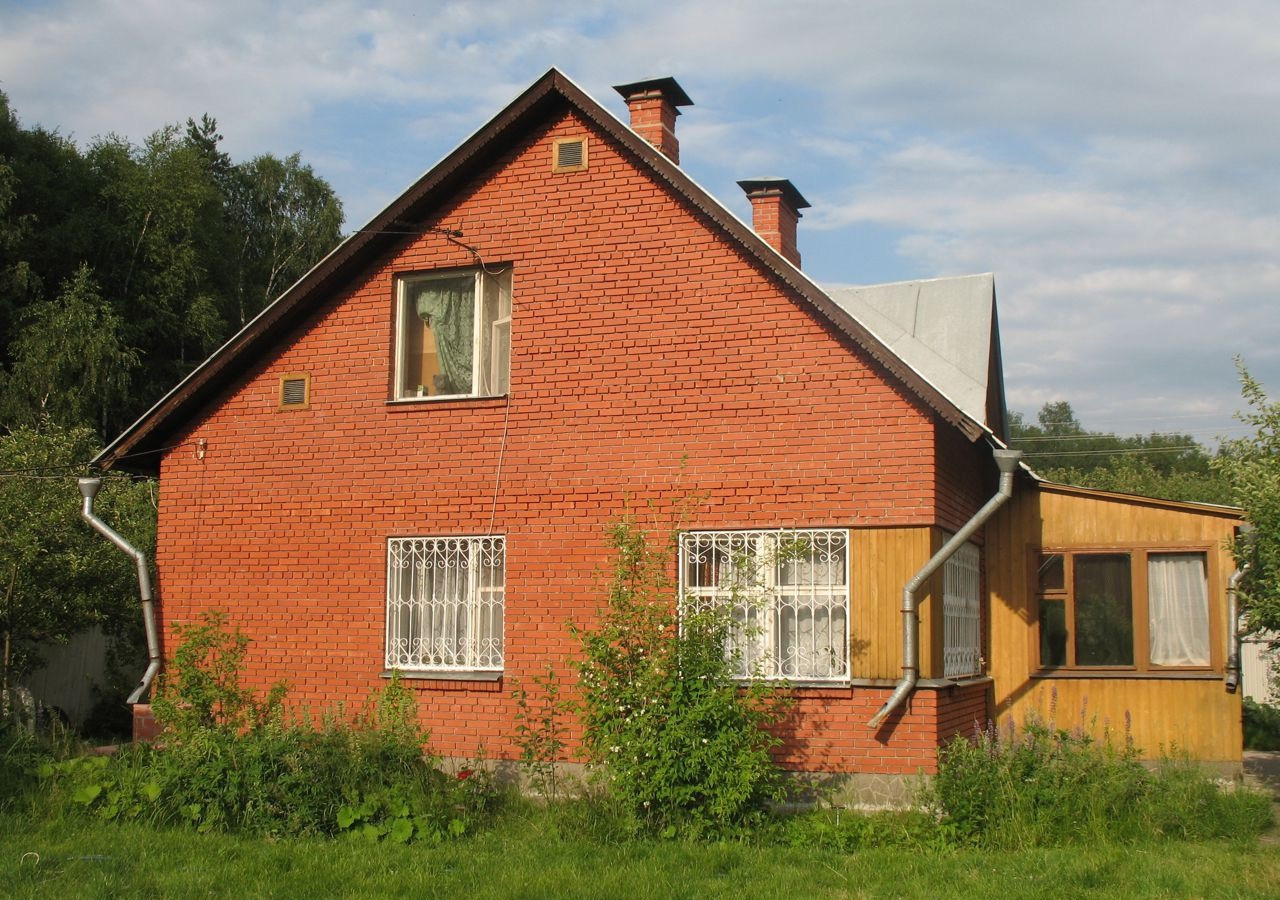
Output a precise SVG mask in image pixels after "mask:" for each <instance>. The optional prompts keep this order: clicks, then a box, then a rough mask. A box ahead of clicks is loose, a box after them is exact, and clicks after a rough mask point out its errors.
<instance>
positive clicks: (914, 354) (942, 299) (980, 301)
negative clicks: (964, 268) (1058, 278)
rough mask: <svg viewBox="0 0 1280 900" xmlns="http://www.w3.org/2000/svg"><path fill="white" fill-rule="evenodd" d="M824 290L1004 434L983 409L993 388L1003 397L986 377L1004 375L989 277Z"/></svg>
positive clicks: (965, 409)
mask: <svg viewBox="0 0 1280 900" xmlns="http://www.w3.org/2000/svg"><path fill="white" fill-rule="evenodd" d="M823 289H824V290H825V291H826V292H827V294H828V295H829V296H830V297H831V299H832V300H834V301H835V302H836V303H837V304H838V305H839V306H840V307H841V309H843V310H844V311H845V312H847V313H848V314H849V315H850V316H852V317H853V318H855V319H856V320H857V321H858V322H859V323H860V324H861V325H862V326H863V327H864V328H866V329H867V330H868V331H870V332H871V333H872V334H873V335H874V336H875V337H877V338H879V339H880V341H881V342H882V343H883V344H885V345H886V346H887V347H888V348H889V349H890V350H892V351H893V352H894V354H895V355H897V357H898V358H899V359H901V360H902V361H903V362H904V363H906V364H907V365H908V366H910V367H911V368H912V369H913V370H915V372H916V373H917V374H918V375H919V376H920V377H921V378H923V379H925V380H926V381H928V382H929V384H931V385H932V386H933V387H934V388H935V389H936V390H937V391H938V392H939V393H941V394H942V395H943V396H944V397H946V398H947V399H948V400H950V401H951V402H952V403H954V404H955V405H956V406H957V407H959V408H960V409H961V411H963V412H964V413H965V415H967V416H969V417H970V418H971V419H973V420H974V421H975V422H981V423H983V424H985V425H987V427H989V428H991V429H992V430H993V431H994V432H996V433H997V434H999V433H1000V432H1001V423H998V422H993V421H991V419H992V416H991V415H988V398H990V397H991V396H992V394H991V391H992V389H993V388H994V389H996V390H997V391H999V394H998V396H1000V397H1003V385H1000V384H995V385H993V384H992V383H991V381H992V380H993V379H997V380H998V379H1000V378H1001V377H1002V375H1001V371H1000V363H999V347H998V346H995V344H996V342H997V341H998V336H997V335H998V330H997V328H996V302H995V301H996V289H995V276H994V275H992V274H991V273H989V272H988V273H986V274H983V275H963V276H959V277H955V278H930V279H924V280H919V281H899V282H894V283H892V284H873V285H866V286H862V287H856V286H849V285H824V286H823ZM996 415H999V413H996Z"/></svg>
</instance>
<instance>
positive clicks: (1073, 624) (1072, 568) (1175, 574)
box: [1036, 550, 1212, 671]
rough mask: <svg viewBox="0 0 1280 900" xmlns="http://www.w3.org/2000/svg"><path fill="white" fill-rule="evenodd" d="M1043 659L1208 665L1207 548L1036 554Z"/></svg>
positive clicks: (1068, 663) (1061, 664) (1067, 663)
mask: <svg viewBox="0 0 1280 900" xmlns="http://www.w3.org/2000/svg"><path fill="white" fill-rule="evenodd" d="M1038 559H1039V562H1038V566H1037V576H1036V577H1037V583H1038V584H1037V588H1038V597H1039V615H1038V625H1039V630H1040V665H1041V666H1042V667H1045V668H1072V667H1078V668H1091V667H1098V668H1104V667H1109V668H1132V669H1137V670H1140V671H1141V670H1146V669H1156V668H1162V667H1187V668H1204V667H1208V666H1209V665H1211V662H1212V661H1211V654H1210V634H1209V592H1208V572H1207V563H1206V554H1205V553H1203V552H1199V551H1197V552H1182V551H1178V552H1172V551H1171V552H1155V551H1146V550H1126V551H1106V552H1093V551H1062V552H1052V553H1042V554H1040V556H1039V557H1038Z"/></svg>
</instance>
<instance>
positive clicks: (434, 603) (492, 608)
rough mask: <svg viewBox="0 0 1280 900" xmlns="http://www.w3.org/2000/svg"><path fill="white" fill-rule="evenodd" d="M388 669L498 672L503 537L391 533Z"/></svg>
mask: <svg viewBox="0 0 1280 900" xmlns="http://www.w3.org/2000/svg"><path fill="white" fill-rule="evenodd" d="M387 551H388V552H387V659H386V665H387V668H388V669H403V670H405V671H431V672H437V671H439V672H450V671H465V672H474V671H501V670H502V608H503V597H504V592H505V579H506V575H505V571H506V559H505V556H506V539H505V538H503V537H449V538H391V539H390V540H389V541H388V544H387Z"/></svg>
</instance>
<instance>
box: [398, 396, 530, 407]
mask: <svg viewBox="0 0 1280 900" xmlns="http://www.w3.org/2000/svg"><path fill="white" fill-rule="evenodd" d="M506 399H507V395H506V394H450V395H449V396H447V397H440V396H436V397H393V398H392V399H390V400H388V401H387V406H391V407H397V406H398V407H405V406H418V405H420V404H430V403H483V404H485V405H492V406H497V405H498V404H500V403H502V402H504V401H506Z"/></svg>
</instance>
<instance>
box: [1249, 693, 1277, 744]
mask: <svg viewBox="0 0 1280 900" xmlns="http://www.w3.org/2000/svg"><path fill="white" fill-rule="evenodd" d="M1244 748H1245V749H1246V750H1280V707H1275V706H1272V705H1270V704H1269V703H1258V702H1257V701H1256V700H1253V699H1250V698H1249V697H1245V698H1244Z"/></svg>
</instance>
